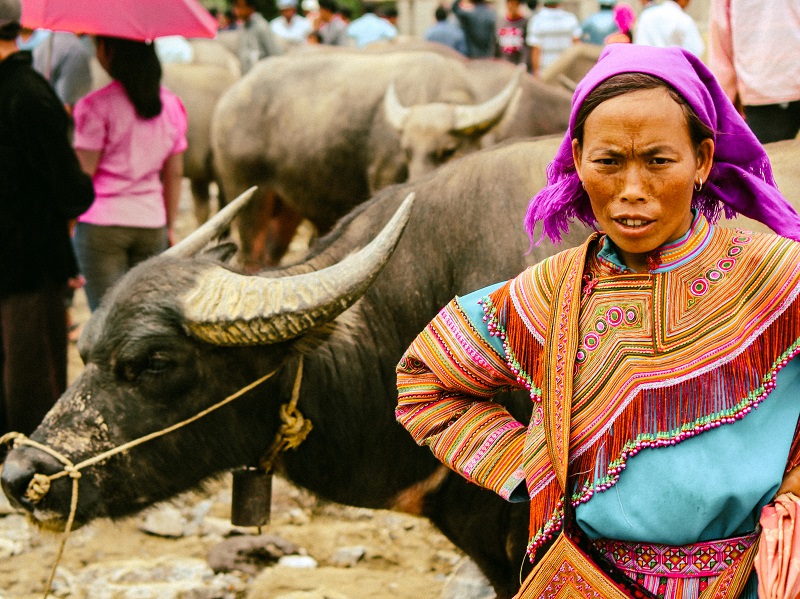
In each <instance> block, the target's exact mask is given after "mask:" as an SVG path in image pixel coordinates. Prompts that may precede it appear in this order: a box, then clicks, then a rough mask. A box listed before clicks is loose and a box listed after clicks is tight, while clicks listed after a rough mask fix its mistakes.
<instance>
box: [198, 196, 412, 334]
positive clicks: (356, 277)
mask: <svg viewBox="0 0 800 599" xmlns="http://www.w3.org/2000/svg"><path fill="white" fill-rule="evenodd" d="M413 201H414V194H413V193H412V194H409V195H408V197H406V199H405V200H404V201H403V203H402V205H401V206H400V208H398V210H397V212H395V214H394V216H393V217H392V219H391V220H390V221H389V222H388V223H387V224H386V226H384V228H383V230H382V231H381V232H380V233H379V234H378V235H377V236H376V237H375V239H373V240H372V241H371V242H370V243H369V244H367V245H366V246H365V247H363V248H361V249H360V250H358V251H356V252H354V253H352V254H350V255H349V256H347V257H346V258H344V259H343V260H342V261H340V262H338V263H336V264H333V265H331V266H328V267H326V268H323V269H321V270H318V271H314V272H309V273H303V274H298V275H293V276H287V277H277V278H267V277H259V276H253V275H250V276H248V275H241V274H238V273H234V272H231V271H229V270H227V269H225V268H223V267H221V266H216V265H215V266H211V267H210V268H209V269H208V270H206V271H205V272H204V273H203V274H201V275H200V277H199V279H198V281H197V284H196V285H195V286H194V287H193V288H192V290H191V291H189V292H188V293H187V294H186V296H184V298H183V312H184V316H185V319H186V327H187V329H188V332H189V334H191V335H193V336H194V337H197V338H198V339H201V340H203V341H206V342H208V343H211V344H214V345H225V346H233V345H236V346H243V345H264V344H269V343H277V342H280V341H285V340H288V339H292V338H294V337H297V336H299V335H302V334H303V333H304V332H306V331H308V330H310V329H312V328H314V327H316V326H319V325H322V324H325V323H327V322H330V321H331V320H333V319H334V318H336V317H337V316H338V315H339V314H341V313H342V312H344V311H345V310H346V309H347V308H349V307H350V306H351V305H353V304H354V303H355V302H356V300H358V298H359V297H361V296H362V295H363V294H364V292H365V291H366V290H367V289H368V288H369V286H370V284H371V283H372V281H373V280H374V279H375V277H377V276H378V273H380V271H381V269H382V268H383V267H384V266H385V265H386V263H387V262H388V261H389V258H390V257H391V256H392V252H393V251H394V248H395V246H396V245H397V242H398V241H399V240H400V235H401V234H402V232H403V229H404V228H405V226H406V223H407V222H408V219H409V216H410V213H411V206H412V205H413Z"/></svg>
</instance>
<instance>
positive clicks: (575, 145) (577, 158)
mask: <svg viewBox="0 0 800 599" xmlns="http://www.w3.org/2000/svg"><path fill="white" fill-rule="evenodd" d="M572 162H574V163H575V170H576V171H577V173H578V178H579V179H580V180H581V181H583V177H581V144H580V143H579V142H578V140H577V139H573V140H572Z"/></svg>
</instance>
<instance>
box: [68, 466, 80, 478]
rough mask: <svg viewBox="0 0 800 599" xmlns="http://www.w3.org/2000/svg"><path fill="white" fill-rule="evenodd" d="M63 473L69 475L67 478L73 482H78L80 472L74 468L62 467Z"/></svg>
mask: <svg viewBox="0 0 800 599" xmlns="http://www.w3.org/2000/svg"><path fill="white" fill-rule="evenodd" d="M64 472H66V473H67V474H69V477H70V478H72V479H75V480H78V479H79V478H80V477H81V476H83V475H82V474H81V471H80V470H78V469H77V468H76V467H75V466H64Z"/></svg>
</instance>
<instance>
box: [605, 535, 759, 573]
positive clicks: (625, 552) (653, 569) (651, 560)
mask: <svg viewBox="0 0 800 599" xmlns="http://www.w3.org/2000/svg"><path fill="white" fill-rule="evenodd" d="M757 538H758V534H757V533H753V534H750V535H746V536H743V537H734V538H731V539H721V540H719V541H708V542H705V543H694V544H692V545H679V546H675V545H659V544H653V543H634V542H630V541H614V540H610V539H598V540H596V541H593V542H594V544H595V545H596V546H597V548H598V549H600V551H602V552H603V553H604V554H605V555H606V556H607V557H608V559H610V560H611V561H612V562H613V563H614V565H616V567H617V568H619V569H620V570H624V571H625V572H626V573H629V574H644V575H649V576H659V577H668V578H699V577H706V576H709V577H710V576H718V575H719V574H721V573H722V571H723V570H724V569H725V568H727V567H728V566H729V565H730V564H731V563H732V562H733V560H735V559H736V558H737V557H739V556H740V555H741V554H742V553H744V552H745V551H747V549H748V548H750V546H751V545H752V544H753V543H754V542H755V541H756V539H757Z"/></svg>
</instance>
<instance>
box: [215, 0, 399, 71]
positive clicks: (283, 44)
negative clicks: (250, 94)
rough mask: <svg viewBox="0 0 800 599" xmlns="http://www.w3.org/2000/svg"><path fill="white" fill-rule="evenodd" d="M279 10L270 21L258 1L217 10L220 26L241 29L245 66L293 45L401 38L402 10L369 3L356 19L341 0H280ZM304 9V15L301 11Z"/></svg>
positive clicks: (356, 43)
mask: <svg viewBox="0 0 800 599" xmlns="http://www.w3.org/2000/svg"><path fill="white" fill-rule="evenodd" d="M276 6H277V8H278V10H279V11H280V15H278V16H277V17H275V18H273V19H272V20H269V21H268V20H267V19H266V18H265V17H264V16H263V15H262V14H261V13H260V12H258V3H257V2H256V0H234V2H233V4H232V8H231V9H230V10H227V11H212V13H213V14H214V15H215V16H216V18H217V21H218V23H219V29H220V31H230V30H238V32H239V42H238V45H239V59H240V61H241V63H242V71H243V72H247V71H249V70H250V68H251V67H252V65H253V64H255V62H257V61H258V60H260V59H262V58H266V57H268V56H277V55H280V54H282V53H283V52H285V51H286V50H287V49H289V48H291V47H292V46H299V45H303V44H325V45H330V46H351V47H362V46H365V45H367V44H369V43H372V42H376V41H389V40H393V39H395V38H396V37H397V35H398V31H397V11H396V9H394V8H393V7H391V8H389V7H387V8H379V7H378V5H377V4H375V3H371V2H365V3H364V4H363V14H362V15H361V16H359V17H358V18H356V19H353V18H352V10H351V9H350V8H349V6H347V5H344V4H341V5H340V4H339V3H338V2H337V1H336V0H303V2H302V4H301V5H298V0H277V2H276ZM301 12H302V13H303V14H301Z"/></svg>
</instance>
